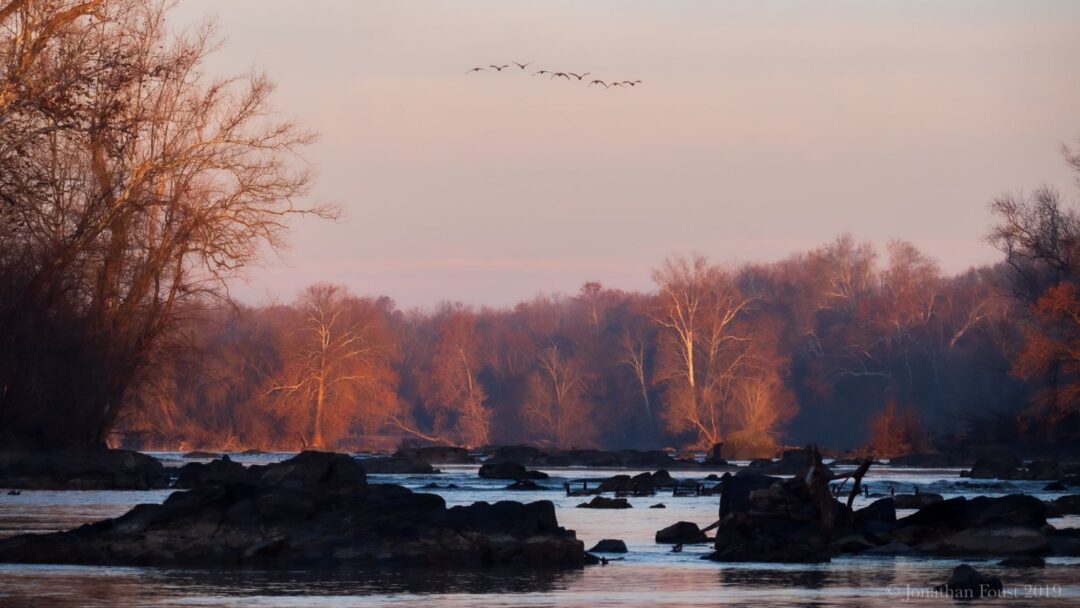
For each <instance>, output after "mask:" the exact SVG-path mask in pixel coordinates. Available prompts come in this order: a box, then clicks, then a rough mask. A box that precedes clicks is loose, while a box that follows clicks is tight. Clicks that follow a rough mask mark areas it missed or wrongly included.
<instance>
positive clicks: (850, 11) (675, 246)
mask: <svg viewBox="0 0 1080 608" xmlns="http://www.w3.org/2000/svg"><path fill="white" fill-rule="evenodd" d="M201 15H216V16H217V18H218V21H219V25H220V27H221V31H222V33H223V34H224V35H225V36H226V38H227V44H226V46H225V48H224V49H223V50H222V51H221V52H220V53H219V54H218V55H217V56H216V57H215V58H214V59H213V61H212V62H211V64H210V66H209V71H211V72H215V73H223V74H227V73H234V72H237V71H243V70H245V69H247V68H250V67H252V66H254V67H256V68H259V69H265V70H266V71H268V72H269V73H270V74H271V76H272V77H273V78H274V80H275V81H276V82H277V83H278V85H279V90H278V94H277V95H276V97H275V107H276V108H277V109H278V110H280V111H281V112H282V113H283V114H285V115H286V116H292V117H296V118H298V119H300V120H301V121H302V122H303V123H304V124H305V125H307V126H309V127H311V128H312V129H314V130H317V131H319V132H320V133H321V134H322V138H321V140H320V141H319V143H317V144H316V145H315V146H313V147H312V149H311V150H309V154H308V157H309V159H310V161H311V162H312V164H313V166H314V169H315V170H316V172H317V175H318V181H317V184H316V187H315V195H316V196H317V197H318V198H319V199H321V200H326V201H331V202H335V203H338V204H339V205H341V206H342V207H343V208H344V209H345V210H346V217H345V218H344V219H343V220H342V221H341V222H340V223H338V224H327V223H323V222H315V221H305V222H300V223H298V224H297V225H296V228H295V230H294V232H293V235H292V237H291V239H290V240H291V243H292V247H291V249H290V250H289V251H287V252H285V253H284V254H283V255H282V256H281V257H280V258H271V259H268V260H267V262H266V264H265V265H264V266H263V267H262V268H259V269H255V270H253V271H252V273H251V281H250V282H249V283H248V284H247V285H242V286H238V289H237V290H236V294H238V295H239V296H240V297H241V299H244V300H247V301H249V302H260V301H266V300H268V299H270V298H279V299H284V300H289V299H291V298H292V297H293V296H294V294H295V293H296V292H297V291H298V290H299V289H300V288H302V287H303V286H304V285H306V284H308V283H311V282H314V281H331V282H336V283H342V284H345V285H347V286H348V287H349V288H350V289H352V290H353V291H354V292H357V293H361V294H386V295H390V296H391V297H393V298H395V299H396V300H397V301H398V303H399V304H400V305H402V306H404V307H413V306H430V305H433V304H435V303H437V302H439V301H441V300H460V301H463V302H467V303H472V304H493V305H505V304H511V303H513V302H515V301H518V300H521V299H525V298H529V297H531V296H533V295H536V294H537V293H540V292H553V291H561V292H570V293H572V292H575V291H576V290H577V288H578V287H579V286H580V284H581V283H583V282H584V281H586V280H591V279H599V280H601V281H602V282H604V283H605V284H606V285H609V286H612V287H620V288H626V289H650V288H651V281H650V278H649V275H650V270H651V268H653V267H654V266H656V265H657V264H658V263H659V262H660V261H661V260H662V259H663V258H664V257H665V256H667V255H670V254H678V253H687V252H690V251H699V252H701V253H704V254H706V255H707V256H709V257H710V258H711V259H713V260H715V261H730V262H740V261H753V260H775V259H779V258H782V257H785V256H786V255H788V254H789V253H792V252H795V251H800V250H805V249H809V248H812V247H816V246H818V245H820V244H823V243H825V242H827V241H829V240H831V239H832V238H833V237H835V236H836V235H837V234H839V233H841V232H845V231H849V232H851V233H853V234H855V235H856V236H857V237H859V238H862V239H868V240H872V241H875V242H877V243H881V244H883V243H884V242H886V241H887V240H889V239H893V238H900V239H907V240H910V241H912V242H914V243H916V244H917V245H918V246H919V247H920V248H922V249H923V250H925V251H926V252H927V253H929V254H930V255H932V256H934V257H935V258H937V259H938V260H939V262H940V263H941V265H942V267H943V268H944V269H946V270H947V271H958V270H962V269H964V268H966V267H968V266H969V265H971V264H979V263H984V262H988V261H992V260H995V259H997V257H998V256H997V253H996V252H995V251H994V250H993V249H991V248H990V247H989V246H987V245H986V244H984V243H983V242H982V236H983V235H984V234H985V233H986V231H987V228H988V225H989V223H990V217H989V215H988V212H987V204H988V202H989V201H990V200H991V199H992V198H993V197H994V196H997V195H999V194H1001V193H1004V192H1007V191H1022V190H1026V191H1030V190H1031V189H1032V188H1034V187H1036V186H1039V185H1041V184H1051V185H1055V186H1057V187H1058V188H1060V189H1062V190H1063V191H1067V192H1068V194H1069V196H1070V197H1073V196H1074V193H1075V192H1076V189H1075V187H1074V185H1073V182H1072V177H1071V176H1070V174H1069V173H1068V171H1067V169H1066V167H1065V166H1064V164H1063V163H1062V162H1061V158H1060V155H1059V152H1058V147H1059V145H1060V144H1061V143H1063V142H1069V141H1073V142H1075V141H1076V140H1077V139H1080V112H1078V109H1080V2H1073V1H1060V2H1049V1H1047V2H1043V1H1034V0H1024V1H1015V2H994V1H990V0H972V1H967V2H959V1H952V2H915V1H911V0H905V1H902V2H866V1H863V0H853V1H850V2H825V1H815V2H809V1H808V2H767V1H756V0H755V1H745V2H721V1H700V2H689V1H684V2H680V1H676V0H665V1H659V0H657V1H652V2H645V1H636V0H609V1H605V2H597V1H591V2H582V1H545V2H524V1H511V0H490V1H484V2H470V1H466V0H455V1H446V2H420V1H409V2H405V1H401V0H386V1H365V0H357V1H348V0H341V1H337V2H333V1H329V0H324V1H309V2H304V3H299V4H298V3H296V2H284V1H281V0H229V1H228V2H221V1H220V0H186V1H185V2H183V3H182V4H181V6H180V8H179V9H177V10H176V11H175V13H174V18H175V21H176V23H177V24H178V25H179V24H182V23H186V22H190V21H193V20H195V19H197V18H199V17H200V16H201ZM511 60H518V61H534V62H535V63H533V65H532V66H530V68H537V67H539V68H547V69H558V70H571V71H586V72H592V73H593V75H594V76H595V77H599V78H618V79H641V80H643V81H644V84H643V85H642V86H640V87H635V88H634V89H632V90H618V89H615V90H606V91H605V90H601V89H598V88H597V87H591V88H587V87H586V86H585V85H584V83H568V82H564V81H550V80H546V79H543V78H542V77H535V78H533V77H529V76H527V75H526V74H528V73H531V71H532V70H531V69H530V70H529V72H526V73H521V72H517V71H516V70H515V71H513V72H512V71H509V70H507V71H504V72H501V73H479V74H472V75H468V76H466V75H465V74H464V72H465V70H467V69H468V68H470V67H473V66H474V65H488V64H490V63H493V62H498V63H509V62H510V61H511Z"/></svg>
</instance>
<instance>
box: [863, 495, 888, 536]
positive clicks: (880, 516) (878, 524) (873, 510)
mask: <svg viewBox="0 0 1080 608" xmlns="http://www.w3.org/2000/svg"><path fill="white" fill-rule="evenodd" d="M853 523H854V525H855V527H856V528H857V529H859V530H861V531H863V532H864V533H867V534H873V535H877V536H883V535H887V534H888V533H889V532H891V531H892V530H893V528H895V527H896V504H895V502H894V501H893V499H892V498H881V499H878V500H875V501H874V502H872V503H870V504H869V505H867V506H865V507H863V508H861V509H859V510H857V511H855V514H854V521H853Z"/></svg>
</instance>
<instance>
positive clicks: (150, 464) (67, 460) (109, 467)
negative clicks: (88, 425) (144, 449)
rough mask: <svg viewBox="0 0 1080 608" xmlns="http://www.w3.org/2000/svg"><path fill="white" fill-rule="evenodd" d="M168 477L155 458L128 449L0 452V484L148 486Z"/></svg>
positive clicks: (49, 487) (160, 483)
mask: <svg viewBox="0 0 1080 608" xmlns="http://www.w3.org/2000/svg"><path fill="white" fill-rule="evenodd" d="M168 485H169V478H168V475H167V474H166V471H165V467H163V466H162V464H161V463H160V462H158V460H157V459H155V458H153V457H151V456H147V455H146V454H141V453H139V452H133V451H130V450H108V449H104V448H100V449H71V450H50V451H4V452H0V487H6V488H20V489H32V490H152V489H159V488H166V487H168Z"/></svg>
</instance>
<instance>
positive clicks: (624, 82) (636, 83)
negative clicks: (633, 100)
mask: <svg viewBox="0 0 1080 608" xmlns="http://www.w3.org/2000/svg"><path fill="white" fill-rule="evenodd" d="M623 84H628V85H630V86H634V85H638V84H641V81H640V80H624V81H623Z"/></svg>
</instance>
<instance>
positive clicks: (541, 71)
mask: <svg viewBox="0 0 1080 608" xmlns="http://www.w3.org/2000/svg"><path fill="white" fill-rule="evenodd" d="M550 73H551V72H550V71H549V70H540V71H538V72H533V76H536V75H537V74H550Z"/></svg>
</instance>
